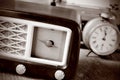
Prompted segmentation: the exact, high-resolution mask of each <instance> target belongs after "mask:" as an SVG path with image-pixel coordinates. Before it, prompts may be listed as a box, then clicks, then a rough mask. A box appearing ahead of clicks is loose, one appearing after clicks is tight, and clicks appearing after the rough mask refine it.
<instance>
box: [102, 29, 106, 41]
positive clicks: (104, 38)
mask: <svg viewBox="0 0 120 80" xmlns="http://www.w3.org/2000/svg"><path fill="white" fill-rule="evenodd" d="M106 36H107V32H106V30H104V37H103V38H102V40H103V41H105V40H106Z"/></svg>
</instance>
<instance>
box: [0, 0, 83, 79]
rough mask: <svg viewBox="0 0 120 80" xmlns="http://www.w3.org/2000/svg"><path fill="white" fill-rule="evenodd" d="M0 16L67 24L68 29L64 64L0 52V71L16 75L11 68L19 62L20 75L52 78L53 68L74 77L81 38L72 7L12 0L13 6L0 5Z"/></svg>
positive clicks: (54, 70) (75, 14)
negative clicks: (11, 56) (22, 69)
mask: <svg viewBox="0 0 120 80" xmlns="http://www.w3.org/2000/svg"><path fill="white" fill-rule="evenodd" d="M0 16H5V17H12V18H18V19H25V20H32V21H39V22H43V23H49V24H54V25H60V26H63V27H67V28H69V29H71V31H72V35H71V40H70V46H69V51H68V57H67V66H66V67H65V68H63V67H62V66H58V65H56V66H52V65H47V64H40V63H39V64H38V63H35V62H32V61H25V60H19V59H12V58H6V57H1V56H0V72H6V73H12V74H14V75H18V74H17V73H16V71H15V69H16V66H17V65H19V64H23V65H24V66H25V67H26V72H25V73H24V74H22V75H20V76H27V77H32V78H39V79H47V80H54V79H55V77H54V74H55V72H56V71H57V70H62V71H63V72H64V73H65V77H64V80H71V79H73V78H74V76H75V72H76V69H77V64H78V60H79V50H80V40H81V39H80V37H81V36H80V27H79V25H78V23H77V21H78V19H77V17H78V16H77V13H76V12H75V11H74V10H70V9H65V8H59V7H52V6H45V5H39V4H33V3H25V2H21V1H19V2H18V3H16V6H15V7H14V8H13V7H11V8H10V7H9V8H3V7H2V8H0Z"/></svg>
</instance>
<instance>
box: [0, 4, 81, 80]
mask: <svg viewBox="0 0 120 80" xmlns="http://www.w3.org/2000/svg"><path fill="white" fill-rule="evenodd" d="M21 5H22V7H21ZM61 12H62V13H61ZM76 15H77V14H76V12H75V11H73V10H69V9H64V8H57V7H51V6H44V5H36V4H31V3H19V4H18V5H17V6H16V7H15V9H13V8H11V9H10V8H9V9H0V72H8V73H13V74H15V75H21V76H27V77H33V78H43V79H49V80H51V79H52V80H53V79H58V80H62V79H65V80H70V79H73V77H74V75H75V71H76V67H77V62H78V58H79V49H80V36H79V35H80V28H79V25H78V24H77V16H76Z"/></svg>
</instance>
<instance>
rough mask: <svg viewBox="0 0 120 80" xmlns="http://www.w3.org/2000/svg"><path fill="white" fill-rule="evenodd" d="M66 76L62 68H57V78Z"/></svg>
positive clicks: (58, 79) (60, 79)
mask: <svg viewBox="0 0 120 80" xmlns="http://www.w3.org/2000/svg"><path fill="white" fill-rule="evenodd" d="M64 77H65V73H64V72H63V71H62V70H57V71H56V72H55V78H56V79H57V80H62V79H64Z"/></svg>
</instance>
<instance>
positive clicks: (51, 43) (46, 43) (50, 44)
mask: <svg viewBox="0 0 120 80" xmlns="http://www.w3.org/2000/svg"><path fill="white" fill-rule="evenodd" d="M39 41H41V42H42V43H44V44H45V45H46V46H47V47H56V46H55V43H54V41H53V40H46V41H44V40H39Z"/></svg>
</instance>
